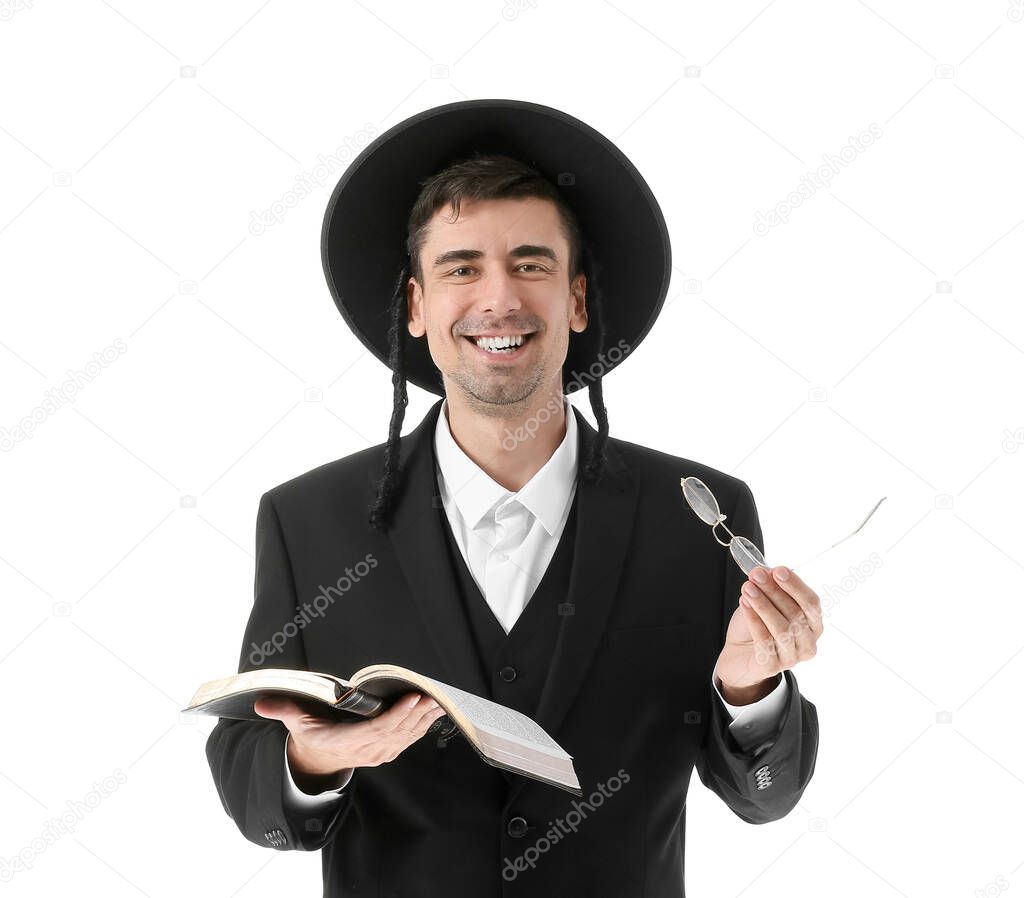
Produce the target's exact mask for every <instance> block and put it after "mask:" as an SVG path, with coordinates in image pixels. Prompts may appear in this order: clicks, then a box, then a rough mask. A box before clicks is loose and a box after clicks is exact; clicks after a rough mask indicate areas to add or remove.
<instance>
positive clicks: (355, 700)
mask: <svg viewBox="0 0 1024 898" xmlns="http://www.w3.org/2000/svg"><path fill="white" fill-rule="evenodd" d="M335 707H337V708H339V709H341V710H342V711H351V712H352V713H353V714H358V715H359V716H360V717H376V716H377V715H378V714H380V713H381V712H382V711H383V710H384V700H383V699H380V698H378V697H377V696H375V695H370V694H369V693H367V692H363V691H362V690H361V689H351V690H349V692H348V694H347V695H346V696H345V697H344V698H343V699H342V700H341V701H340V702H338V703H337V705H336V706H335Z"/></svg>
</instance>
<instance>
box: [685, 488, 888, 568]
mask: <svg viewBox="0 0 1024 898" xmlns="http://www.w3.org/2000/svg"><path fill="white" fill-rule="evenodd" d="M679 486H680V487H681V488H682V490H683V496H684V497H685V498H686V501H687V503H689V506H690V508H692V509H693V510H694V512H695V513H696V515H697V517H699V518H700V519H701V520H702V521H703V522H704V523H705V524H708V525H710V527H711V533H712V535H713V536H714V537H715V541H716V542H717V543H718V544H719V545H721V546H728V547H729V552H730V553H731V554H732V557H733V559H734V560H735V562H736V563H737V564H738V565H739V566H740V568H741V569H742V571H743V573H744V574H746V575H747V576H748V577H749V576H750V572H751V571H752V570H753V569H754V568H755V567H770V565H769V564H768V562H767V561H765V559H764V555H762V554H761V550H760V549H759V548H758V547H757V546H755V545H754V543H752V542H751V541H750V540H749V539H747V537H745V536H737V535H736V534H735V533H733V532H732V531H731V530H730V529H729V528H728V527H726V526H725V523H724V521H725V519H726V517H727V515H724V514H722V510H721V509H720V508H719V507H718V500H717V499H715V494H714V493H712V492H711V490H709V489H708V488H707V485H706V484H705V483H704V482H703V481H702V480H700V479H698V478H697V477H681V478H680V479H679ZM885 499H886V497H885V496H882V498H881V499H879V500H878V501H877V502H876V503H875V507H874V508H872V509H871V511H869V512H868V514H867V517H866V518H864V520H863V521H861V522H860V525H859V526H858V527H857V529H856V530H854V531H853V533H850V534H847V535H846V536H844V537H843V538H842V539H841V540H839V541H838V542H835V543H832V545H831V546H829V547H828V549H823V550H822V551H821V552H819V553H818V555H815V556H814V558H817V557H818V556H820V555H823V554H824V553H825V552H827V551H829V549H834V548H835V547H836V546H838V545H839V543H841V542H844V541H845V540H848V539H849V538H850V537H851V536H853V534H854V533H859V532H860V529H861V527H863V526H864V525H865V524H866V523H867V522H868V520H869V518H870V517H871V515H873V514H874V513H875V511H876V510H877V509H878V506H879V505H881V504H882V503H883V502H884V501H885ZM719 527H721V528H722V529H723V530H724V531H725V532H726V533H728V534H729V539H728V540H727V541H725V542H723V541H722V540H721V539H720V538H719V536H718V532H717V531H718V528H719ZM814 558H811V559H809V561H813V560H814ZM805 563H806V562H803V563H801V565H800V566H801V567H803V564H805ZM791 570H794V571H795V570H796V568H795V567H793V568H791Z"/></svg>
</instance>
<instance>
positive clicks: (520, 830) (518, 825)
mask: <svg viewBox="0 0 1024 898" xmlns="http://www.w3.org/2000/svg"><path fill="white" fill-rule="evenodd" d="M527 829H528V827H527V825H526V818H525V817H513V818H512V819H511V820H509V822H508V834H509V835H510V836H512V838H513V839H520V838H522V837H523V836H525V835H526V830H527Z"/></svg>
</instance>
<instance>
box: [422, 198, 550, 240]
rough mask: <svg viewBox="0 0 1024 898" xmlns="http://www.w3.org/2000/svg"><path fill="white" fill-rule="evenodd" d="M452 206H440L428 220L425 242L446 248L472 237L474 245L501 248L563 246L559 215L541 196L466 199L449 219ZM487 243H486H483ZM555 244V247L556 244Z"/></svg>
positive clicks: (548, 201)
mask: <svg viewBox="0 0 1024 898" xmlns="http://www.w3.org/2000/svg"><path fill="white" fill-rule="evenodd" d="M451 215H452V207H451V206H450V205H445V206H442V207H441V208H440V209H438V210H437V211H436V212H435V213H434V214H433V216H432V217H431V219H430V224H429V226H428V228H427V239H426V245H428V246H430V247H431V249H435V248H437V249H445V248H447V247H446V246H443V245H442V244H445V245H446V244H448V243H449V242H451V241H452V240H461V241H463V243H462V244H460V245H467V246H468V244H467V243H465V241H467V240H473V241H474V242H475V243H480V244H481V245H480V246H477V247H475V248H477V249H482V250H485V251H486V250H488V249H489V248H490V249H492V250H502V249H504V248H506V247H509V246H516V245H518V244H520V243H542V242H543V243H547V244H548V245H551V246H555V247H556V249H558V252H559V253H561V252H562V251H563V250H564V247H565V240H564V237H563V236H562V226H561V218H560V216H559V214H558V209H557V208H556V207H555V204H554V203H553V202H551V200H547V199H542V198H540V197H522V198H508V199H489V200H467V199H464V200H462V202H461V203H460V206H459V216H458V218H457V219H456V220H455V221H454V222H453V221H451ZM484 244H486V245H484ZM556 244H557V246H556Z"/></svg>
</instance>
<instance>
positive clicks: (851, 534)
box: [791, 496, 888, 571]
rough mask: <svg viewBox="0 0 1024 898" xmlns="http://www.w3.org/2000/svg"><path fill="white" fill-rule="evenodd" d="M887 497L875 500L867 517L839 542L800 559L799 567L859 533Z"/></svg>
mask: <svg viewBox="0 0 1024 898" xmlns="http://www.w3.org/2000/svg"><path fill="white" fill-rule="evenodd" d="M887 498H888V496H882V498H881V499H879V500H878V501H877V502H876V503H875V507H874V508H872V509H871V511H869V512H868V514H867V517H865V518H864V520H863V521H861V522H860V524H859V525H858V526H857V529H856V530H854V531H853V533H848V534H847V535H846V536H844V537H843V538H842V539H841V540H839V542H834V543H832V545H831V546H829V547H828V548H827V549H822V550H821V551H820V552H819V553H818V554H817V555H815V556H814V557H813V558H808V559H807V560H806V561H801V562H800V567H803V566H804V565H805V564H810V563H811V562H812V561H816V560H817V559H818V558H820V557H821V556H822V555H824V554H825V553H826V552H831V551H832V549H834V548H835V547H836V546H838V545H839V543H844V542H846V540H848V539H849V538H850V537H851V536H854V535H855V534H857V533H860V531H861V529H862V528H863V527H864V525H865V524H866V523H867V522H868V521H869V520H870V519H871V516H872V515H873V514H874V513H875V512H876V511H878V506H879V505H881V504H882V503H883V502H884V501H885V500H886V499H887ZM791 570H794V571H795V570H796V567H795V566H794V567H792V568H791Z"/></svg>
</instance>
